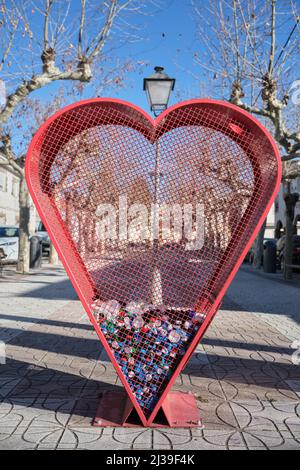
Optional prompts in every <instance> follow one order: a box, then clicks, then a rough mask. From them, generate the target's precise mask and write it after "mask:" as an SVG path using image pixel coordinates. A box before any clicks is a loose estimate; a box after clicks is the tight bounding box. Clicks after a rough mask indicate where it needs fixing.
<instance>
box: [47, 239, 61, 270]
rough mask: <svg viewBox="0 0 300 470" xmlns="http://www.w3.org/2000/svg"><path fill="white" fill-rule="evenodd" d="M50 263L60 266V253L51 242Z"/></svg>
mask: <svg viewBox="0 0 300 470" xmlns="http://www.w3.org/2000/svg"><path fill="white" fill-rule="evenodd" d="M49 263H50V264H52V265H53V266H57V265H58V264H59V257H58V253H57V251H56V249H55V247H54V245H53V243H52V242H51V241H50V253H49Z"/></svg>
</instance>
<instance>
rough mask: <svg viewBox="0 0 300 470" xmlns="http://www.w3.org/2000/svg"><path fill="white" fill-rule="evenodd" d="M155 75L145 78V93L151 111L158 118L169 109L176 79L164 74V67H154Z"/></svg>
mask: <svg viewBox="0 0 300 470" xmlns="http://www.w3.org/2000/svg"><path fill="white" fill-rule="evenodd" d="M154 70H155V73H154V74H153V75H151V77H149V78H144V91H145V92H146V95H147V98H148V101H149V104H150V108H151V111H152V112H153V113H154V115H155V116H158V115H159V114H160V113H161V112H162V111H164V110H165V109H167V107H168V102H169V99H170V95H171V91H173V90H174V87H175V79H174V78H170V77H169V76H168V75H167V74H166V73H164V68H163V67H154Z"/></svg>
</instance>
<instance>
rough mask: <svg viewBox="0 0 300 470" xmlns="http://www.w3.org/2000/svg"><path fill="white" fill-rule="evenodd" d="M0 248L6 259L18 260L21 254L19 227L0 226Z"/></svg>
mask: <svg viewBox="0 0 300 470" xmlns="http://www.w3.org/2000/svg"><path fill="white" fill-rule="evenodd" d="M0 248H2V250H3V252H4V254H5V255H6V256H5V260H6V261H17V260H18V254H19V227H17V226H14V225H2V226H0Z"/></svg>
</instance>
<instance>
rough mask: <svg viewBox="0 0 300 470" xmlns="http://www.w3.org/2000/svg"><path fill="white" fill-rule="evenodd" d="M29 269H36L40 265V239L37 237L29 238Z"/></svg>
mask: <svg viewBox="0 0 300 470" xmlns="http://www.w3.org/2000/svg"><path fill="white" fill-rule="evenodd" d="M29 266H30V268H31V269H37V268H40V267H41V266H42V240H41V239H40V238H39V237H31V239H30V260H29Z"/></svg>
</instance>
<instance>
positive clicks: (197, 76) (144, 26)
mask: <svg viewBox="0 0 300 470" xmlns="http://www.w3.org/2000/svg"><path fill="white" fill-rule="evenodd" d="M18 1H20V2H21V0H18ZM157 1H158V2H159V4H160V8H157V9H155V8H154V9H152V15H147V16H144V17H143V16H140V15H136V16H135V17H134V18H133V19H131V20H130V21H132V22H133V26H134V27H136V28H137V34H138V35H139V36H140V38H141V39H140V40H139V41H136V42H134V43H126V42H125V43H123V45H122V46H121V47H116V48H115V49H113V51H112V53H111V52H110V47H111V44H112V45H114V46H116V43H117V41H118V38H116V33H115V36H114V37H112V42H108V44H107V46H106V49H104V54H105V52H106V53H107V52H108V53H109V54H111V59H110V61H109V62H108V64H106V65H112V64H113V63H114V62H115V61H116V60H119V61H120V63H121V64H122V63H124V62H125V61H126V60H128V59H129V60H131V61H133V62H135V63H136V62H139V63H143V64H144V65H138V66H136V67H135V68H134V70H133V71H130V72H128V73H127V74H126V78H125V82H124V86H123V87H122V88H119V89H117V88H116V87H111V88H109V87H108V88H106V89H105V92H104V93H102V94H101V96H106V97H116V98H120V99H124V100H127V101H130V102H132V103H134V104H136V105H137V106H140V107H141V108H143V109H144V110H146V111H147V112H150V111H149V106H148V103H147V99H146V96H145V93H144V91H143V78H144V77H145V76H148V75H151V74H152V73H153V68H154V66H156V65H160V66H164V67H165V71H166V72H167V73H168V74H169V75H170V76H171V77H172V78H176V86H175V91H174V93H173V94H172V96H171V100H170V103H169V104H170V105H171V104H173V103H176V102H178V101H182V100H185V99H190V98H198V97H207V96H209V97H213V98H216V99H219V98H222V96H221V95H220V89H219V88H217V86H216V85H217V83H216V82H215V81H213V80H212V76H213V73H209V75H207V73H205V71H204V69H201V68H200V67H199V65H196V63H195V61H194V53H195V52H197V53H198V55H199V56H200V57H201V58H202V59H204V60H206V59H205V52H206V51H205V47H204V45H203V43H202V44H201V43H200V41H199V40H197V34H196V24H195V18H194V17H195V13H194V12H193V9H192V6H191V1H190V0H157ZM201 1H202V0H201ZM201 1H200V0H199V2H198V3H199V4H201ZM203 1H204V0H203ZM21 3H22V2H21ZM146 3H147V2H146ZM229 3H230V2H229ZM295 3H296V5H297V6H300V0H295ZM149 4H150V1H149V2H148V3H147V5H149ZM285 4H286V0H279V1H278V23H280V22H281V23H282V27H281V28H280V31H279V32H278V34H277V39H278V47H277V51H276V52H277V56H278V54H279V52H280V50H281V49H280V47H281V45H283V44H284V42H285V41H286V39H287V37H288V35H289V33H290V31H291V28H292V27H293V25H294V22H293V21H292V20H291V17H290V16H286V15H285V14H283V13H284V11H283V10H284V9H285V8H286V7H285ZM72 7H73V12H72V14H73V17H72V18H71V21H77V22H78V21H79V10H80V0H72ZM28 16H29V17H30V21H31V22H32V23H33V31H34V34H35V35H37V36H38V35H40V34H41V29H42V22H41V18H40V17H39V16H38V13H37V12H34V13H32V12H31V11H29V12H28ZM98 20H99V19H98V18H97V17H94V18H92V21H93V23H92V24H91V25H89V29H90V31H91V32H90V34H92V32H93V28H96V27H97V28H99V21H98ZM100 24H101V23H100ZM74 31H77V29H76V28H74ZM74 34H75V33H74ZM207 34H211V33H209V32H208V33H207ZM296 34H300V27H299V26H298V30H297V33H296ZM76 35H77V32H76ZM76 39H77V36H76V38H75V41H76ZM24 41H25V39H23V37H22V36H20V37H19V38H18V43H17V49H19V50H18V53H19V54H20V53H21V55H20V57H19V60H17V61H15V63H13V65H12V67H11V69H10V71H14V68H15V70H17V71H21V72H22V67H23V63H22V60H23V55H22V47H23V46H24ZM266 48H267V49H269V45H268V38H266ZM24 50H25V49H24ZM34 52H36V57H35V60H36V64H37V65H36V66H35V67H36V71H38V72H40V71H41V63H40V59H39V55H40V50H38V49H37V50H36V51H34ZM26 60H27V62H26ZM29 63H30V60H28V59H26V56H25V53H24V65H26V64H29ZM106 65H105V66H106ZM298 68H299V67H297V66H296V67H294V66H293V67H291V71H290V73H289V80H291V81H293V80H296V79H299V78H300V77H299V72H298ZM94 75H97V70H94ZM99 75H100V77H101V74H99ZM0 78H1V77H0ZM4 80H5V77H4ZM13 86H14V84H13V83H11V84H10V83H8V85H7V89H8V92H10V91H12V88H13ZM60 87H64V88H65V89H66V90H68V89H69V87H70V83H67V82H59V83H54V84H51V85H49V86H47V87H44V88H43V89H41V90H38V91H36V92H34V93H33V94H31V95H30V97H31V98H37V99H40V100H41V101H43V102H49V101H50V100H52V99H53V96H54V95H55V94H56V93H57V90H58V89H59V88H60ZM229 93H230V91H229V90H227V89H226V97H228V95H229ZM94 96H95V91H94V88H93V86H90V85H85V88H84V91H83V93H82V95H81V97H78V99H80V98H81V99H85V98H90V97H94ZM70 101H74V97H72V98H70V97H67V102H70ZM23 123H24V127H25V128H26V125H27V116H26V119H25V118H22V124H23ZM22 127H23V125H22ZM15 133H16V135H15V136H14V137H15V140H14V142H15V144H16V142H18V144H21V143H23V145H25V146H26V143H25V140H26V139H24V138H23V133H24V130H23V129H20V130H18V129H15ZM18 144H17V145H18Z"/></svg>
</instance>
